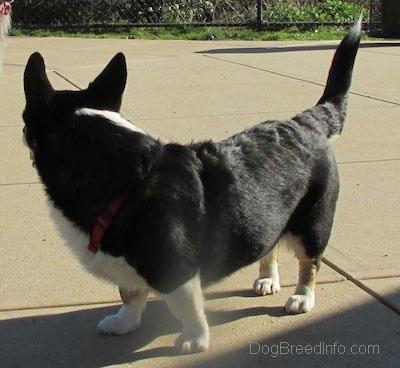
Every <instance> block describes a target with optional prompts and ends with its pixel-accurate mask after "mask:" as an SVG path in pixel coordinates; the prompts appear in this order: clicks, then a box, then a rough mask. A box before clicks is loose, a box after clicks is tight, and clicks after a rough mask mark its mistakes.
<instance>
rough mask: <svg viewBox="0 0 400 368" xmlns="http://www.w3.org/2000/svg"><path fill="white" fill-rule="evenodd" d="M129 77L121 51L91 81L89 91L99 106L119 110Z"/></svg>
mask: <svg viewBox="0 0 400 368" xmlns="http://www.w3.org/2000/svg"><path fill="white" fill-rule="evenodd" d="M126 78H127V71H126V60H125V56H124V54H122V53H121V52H120V53H118V54H116V55H115V56H114V57H113V58H112V60H111V61H110V62H109V63H108V65H107V66H106V67H105V69H104V70H103V71H102V72H101V73H100V74H99V76H98V77H97V78H96V79H95V80H94V81H93V82H92V83H90V85H89V87H88V89H87V91H88V92H89V93H90V94H91V95H93V98H95V101H94V102H95V104H96V105H99V106H97V107H98V108H104V109H108V110H113V111H119V108H120V107H121V102H122V94H123V92H124V90H125V85H126Z"/></svg>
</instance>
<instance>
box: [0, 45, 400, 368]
mask: <svg viewBox="0 0 400 368" xmlns="http://www.w3.org/2000/svg"><path fill="white" fill-rule="evenodd" d="M336 45H337V42H304V43H301V44H300V43H295V42H288V43H284V42H239V41H231V42H228V41H224V42H222V41H221V42H219V41H211V42H199V41H197V42H191V41H140V40H100V39H94V40H93V39H92V40H85V39H72V38H71V39H66V38H9V40H8V47H7V49H6V50H5V58H4V66H3V74H2V76H1V86H2V87H1V91H0V98H1V102H2V103H1V113H2V115H1V120H0V149H1V150H0V204H1V207H0V218H1V222H0V254H1V255H0V297H1V299H0V368H14V367H30V368H36V367H37V368H39V367H40V368H42V367H74V368H81V367H82V368H91V367H105V366H118V367H139V366H140V367H267V366H274V367H288V366H289V367H290V366H294V365H296V366H297V367H312V366H316V367H320V366H324V367H346V366H348V367H363V368H365V367H378V366H379V367H393V368H394V367H398V366H399V362H400V349H399V347H400V318H399V314H400V266H399V262H400V253H399V246H400V244H399V232H400V216H399V212H400V190H399V188H400V118H399V116H400V93H399V91H400V90H399V85H400V68H399V65H400V47H399V44H398V43H393V42H392V43H391V42H385V43H364V44H363V45H362V47H361V49H360V52H359V55H358V59H357V62H356V66H355V74H354V82H353V87H352V92H353V93H352V95H351V97H350V103H349V109H348V119H347V122H346V126H345V129H344V132H343V135H342V137H341V138H340V139H339V140H337V141H335V142H334V148H335V152H336V155H337V160H338V162H339V167H340V172H341V181H342V187H341V194H340V200H339V205H338V210H337V215H336V220H335V225H334V230H333V235H332V237H331V240H330V246H329V248H328V250H327V252H326V254H325V258H326V263H325V264H324V265H323V266H322V269H321V272H320V275H319V278H318V280H319V283H318V286H317V301H316V307H315V309H314V310H313V311H312V312H311V313H308V314H304V315H296V316H287V315H285V313H284V311H283V305H284V304H285V302H286V300H287V298H288V297H289V296H290V295H291V294H292V292H293V289H294V285H295V283H296V279H297V262H296V260H295V259H294V257H293V256H292V255H290V254H287V253H286V254H283V255H282V256H281V267H280V270H281V280H282V284H283V286H284V287H283V288H282V290H281V291H280V292H279V293H278V294H276V295H274V296H268V297H255V296H254V295H253V293H252V292H251V286H252V283H253V280H254V279H255V277H256V276H257V265H253V266H251V267H248V268H247V269H244V270H242V271H240V272H238V273H236V274H235V275H233V276H231V277H230V278H228V279H226V280H224V281H223V282H221V283H219V284H217V285H215V286H213V287H212V288H210V289H209V290H206V299H207V301H206V310H207V316H208V320H209V323H210V327H211V347H210V349H209V351H207V352H206V353H203V354H195V355H190V356H176V355H175V352H174V349H173V344H174V341H175V339H176V337H177V336H178V334H179V331H180V323H179V322H178V321H177V320H175V319H174V317H172V315H171V314H170V312H169V311H168V309H167V307H166V305H165V303H164V302H162V301H160V300H158V299H157V298H155V297H152V298H151V299H150V300H149V302H148V306H147V310H146V312H145V314H144V316H143V322H142V326H141V327H140V328H139V329H138V330H137V331H135V332H134V333H132V334H130V335H126V336H119V337H115V336H114V337H109V336H102V335H98V334H97V333H96V326H97V322H98V321H99V320H100V319H102V318H103V317H104V316H105V315H108V314H111V313H114V312H115V311H117V310H118V307H119V304H118V303H119V295H118V291H117V288H116V287H115V286H113V285H109V284H105V283H103V282H102V281H99V280H97V279H95V278H94V277H92V276H91V275H89V274H88V273H87V272H86V271H84V270H83V269H82V268H81V267H80V265H79V264H78V262H77V260H76V259H75V258H74V257H73V256H72V255H71V254H70V253H69V251H68V249H66V247H65V246H63V244H62V241H61V240H60V238H59V236H58V234H57V233H56V230H55V226H54V224H53V223H52V222H51V221H50V219H49V217H48V213H47V208H46V203H45V196H44V193H43V190H42V186H41V184H40V183H39V180H38V177H37V175H36V173H35V170H34V169H33V168H32V167H31V161H30V160H29V152H28V150H27V149H26V148H25V147H24V146H23V144H22V141H21V133H22V127H23V123H22V118H21V113H22V110H23V108H24V95H23V85H22V78H23V71H24V67H25V64H26V61H27V59H28V57H29V55H30V54H31V53H32V52H34V51H40V52H41V53H42V55H43V56H44V58H45V60H46V63H47V68H48V71H49V77H50V79H51V81H52V83H53V85H54V87H55V88H57V89H64V88H65V89H75V88H77V87H82V88H84V87H86V86H87V84H88V83H89V82H90V81H91V80H92V79H93V78H94V77H95V76H97V74H98V73H99V72H100V71H101V70H102V68H103V67H104V65H105V64H106V63H107V62H108V61H109V60H110V59H111V57H112V56H113V55H114V54H115V53H116V52H118V51H123V52H124V53H125V55H126V56H127V61H128V69H129V76H128V78H129V79H128V85H127V89H126V92H125V98H124V102H123V107H122V111H123V114H124V115H125V116H126V117H127V118H128V119H130V120H131V121H132V122H134V123H135V124H136V125H138V126H140V127H141V128H143V129H144V130H146V131H147V132H149V133H150V134H153V135H155V136H157V137H160V138H161V139H163V140H167V141H178V142H190V141H192V140H199V139H209V138H212V139H215V140H218V139H221V138H224V137H227V136H228V135H231V134H233V133H235V132H237V131H240V130H242V129H243V128H245V127H248V126H251V125H253V124H256V123H258V122H260V121H263V120H266V119H269V118H290V117H291V116H292V115H294V114H295V113H297V112H300V111H301V110H303V109H305V108H308V107H310V106H312V105H313V104H315V102H316V101H317V100H318V98H319V97H320V95H321V93H322V90H323V87H322V85H323V84H324V83H325V79H326V77H327V73H328V69H329V66H330V62H331V58H332V55H333V51H334V48H335V46H336Z"/></svg>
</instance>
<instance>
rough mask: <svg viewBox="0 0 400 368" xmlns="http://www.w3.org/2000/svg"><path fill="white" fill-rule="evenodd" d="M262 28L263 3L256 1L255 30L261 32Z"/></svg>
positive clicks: (259, 0) (260, 0)
mask: <svg viewBox="0 0 400 368" xmlns="http://www.w3.org/2000/svg"><path fill="white" fill-rule="evenodd" d="M262 28H263V2H262V0H257V30H258V31H261V30H262Z"/></svg>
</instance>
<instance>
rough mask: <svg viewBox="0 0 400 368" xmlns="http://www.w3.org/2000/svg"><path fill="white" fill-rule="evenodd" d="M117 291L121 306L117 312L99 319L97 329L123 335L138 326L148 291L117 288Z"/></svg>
mask: <svg viewBox="0 0 400 368" xmlns="http://www.w3.org/2000/svg"><path fill="white" fill-rule="evenodd" d="M119 292H120V295H121V299H122V302H123V306H122V307H121V309H120V310H119V312H118V313H117V314H114V315H111V316H107V317H106V318H104V319H103V320H102V321H100V323H99V325H98V329H99V332H101V333H106V334H110V335H123V334H126V333H128V332H131V331H133V330H135V329H136V328H138V327H139V326H140V322H141V318H142V312H143V311H144V309H145V307H146V299H147V296H148V293H149V291H148V290H142V289H138V290H127V289H124V288H119Z"/></svg>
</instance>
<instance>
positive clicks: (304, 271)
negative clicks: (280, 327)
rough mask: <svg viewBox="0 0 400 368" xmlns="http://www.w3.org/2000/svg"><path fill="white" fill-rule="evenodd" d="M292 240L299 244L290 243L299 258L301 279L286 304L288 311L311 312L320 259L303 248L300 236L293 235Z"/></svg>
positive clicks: (293, 312) (295, 312) (292, 312)
mask: <svg viewBox="0 0 400 368" xmlns="http://www.w3.org/2000/svg"><path fill="white" fill-rule="evenodd" d="M292 241H297V242H298V244H293V243H292V244H290V245H292V248H293V249H294V251H295V254H296V257H297V258H298V260H299V279H298V282H297V287H296V291H295V293H294V295H292V296H291V297H290V298H289V299H288V301H287V302H286V305H285V310H286V312H287V313H291V314H297V313H305V312H309V311H310V310H311V309H313V308H314V305H315V284H316V277H317V272H318V269H319V264H320V259H319V258H317V259H312V258H309V257H308V256H307V255H306V254H305V252H304V251H303V250H302V248H303V247H302V245H301V241H300V238H298V237H293V239H292Z"/></svg>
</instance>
